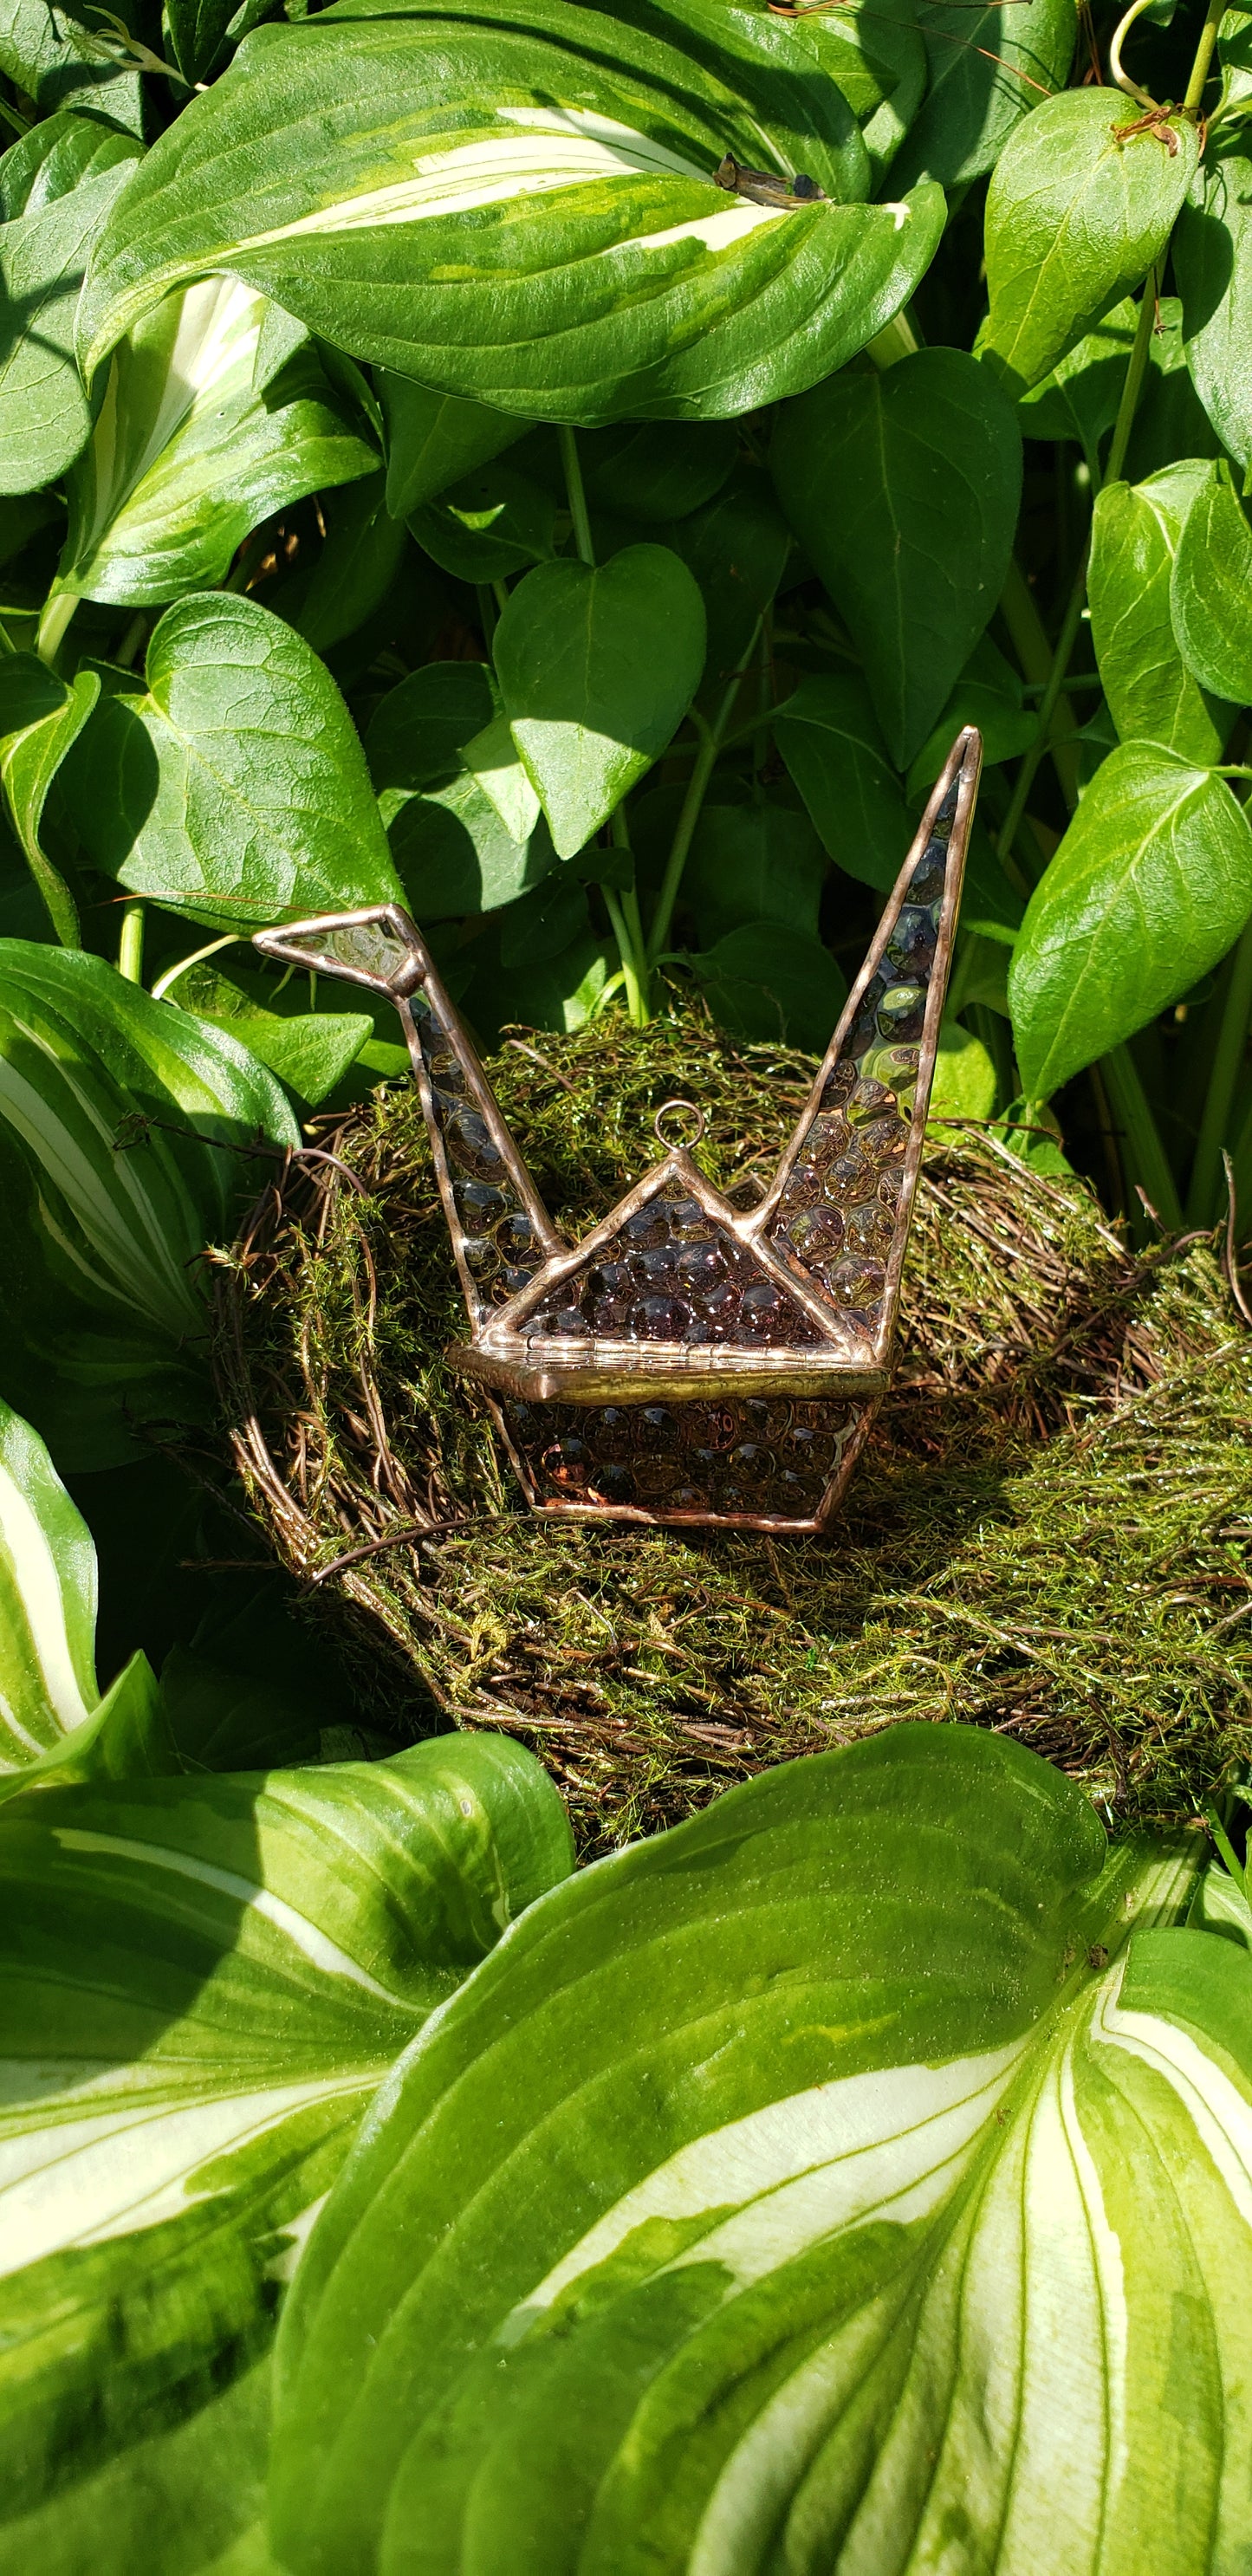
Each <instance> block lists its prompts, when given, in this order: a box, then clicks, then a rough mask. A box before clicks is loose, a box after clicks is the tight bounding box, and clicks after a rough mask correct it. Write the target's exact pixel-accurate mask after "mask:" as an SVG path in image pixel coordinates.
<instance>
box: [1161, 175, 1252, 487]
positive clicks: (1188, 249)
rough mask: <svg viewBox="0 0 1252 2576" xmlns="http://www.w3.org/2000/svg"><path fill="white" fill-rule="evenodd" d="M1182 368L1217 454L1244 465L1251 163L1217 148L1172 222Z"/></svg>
mask: <svg viewBox="0 0 1252 2576" xmlns="http://www.w3.org/2000/svg"><path fill="white" fill-rule="evenodd" d="M1174 267H1175V272H1176V274H1177V278H1178V284H1179V287H1180V289H1181V292H1182V309H1183V339H1184V341H1185V344H1186V350H1187V364H1188V366H1189V368H1190V369H1191V376H1192V381H1193V383H1194V385H1195V389H1196V392H1197V393H1198V395H1199V397H1200V400H1201V402H1202V403H1203V405H1204V408H1205V411H1206V412H1207V413H1208V416H1209V419H1210V420H1211V421H1212V424H1213V427H1214V429H1215V430H1216V431H1217V434H1218V437H1219V438H1220V439H1221V442H1222V445H1223V447H1226V448H1228V449H1229V451H1230V453H1231V455H1232V456H1235V457H1237V458H1238V460H1239V463H1240V464H1241V465H1243V466H1249V465H1252V157H1250V156H1249V155H1248V154H1247V153H1246V152H1240V151H1238V150H1237V149H1233V148H1231V146H1230V145H1229V144H1227V145H1225V146H1224V148H1223V147H1222V146H1219V147H1218V149H1217V152H1216V153H1215V155H1214V157H1213V159H1212V160H1211V161H1206V163H1205V166H1204V168H1203V169H1202V170H1201V171H1200V172H1199V173H1198V174H1197V177H1196V180H1195V184H1194V186H1193V188H1192V190H1191V194H1190V196H1189V198H1188V200H1187V203H1186V204H1185V205H1184V207H1183V210H1182V213H1181V215H1180V217H1179V221H1178V231H1177V234H1176V236H1175V241H1174Z"/></svg>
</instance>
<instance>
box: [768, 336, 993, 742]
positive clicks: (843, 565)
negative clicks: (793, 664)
mask: <svg viewBox="0 0 1252 2576" xmlns="http://www.w3.org/2000/svg"><path fill="white" fill-rule="evenodd" d="M770 462H771V465H772V468H773V474H774V481H775V484H776V486H777V490H778V497H779V499H780V501H781V502H782V505H783V508H784V510H785V511H786V513H787V516H788V518H789V519H790V521H791V524H792V527H793V528H794V530H795V532H796V535H797V537H798V538H799V540H800V543H801V545H802V546H803V547H804V549H805V552H806V553H807V554H808V555H810V556H811V558H812V560H813V562H814V564H815V565H816V567H817V570H818V572H819V573H820V574H821V577H822V580H823V581H824V583H825V585H826V588H827V590H828V591H829V592H830V595H831V598H832V599H833V600H834V603H835V606H836V607H837V608H838V610H839V613H840V615H841V617H843V619H844V620H845V622H846V624H847V625H848V627H849V628H850V630H851V633H852V636H853V639H854V641H855V643H856V645H857V648H858V651H859V653H860V655H861V659H862V662H863V664H864V669H865V676H866V679H867V680H868V682H869V686H870V693H871V695H872V697H873V700H874V705H875V708H876V710H877V714H878V720H879V722H880V724H881V726H882V729H883V732H884V734H885V735H886V737H887V742H888V745H889V747H890V751H891V755H892V758H893V760H894V761H895V763H896V765H897V767H898V768H901V769H903V768H905V767H906V766H907V764H908V762H909V761H910V760H911V759H912V758H913V755H914V753H915V752H916V751H917V750H918V749H919V748H920V746H921V744H922V743H923V742H924V740H925V738H926V735H927V734H928V733H929V731H930V728H931V726H932V725H933V723H934V721H935V718H936V717H937V716H938V714H939V712H940V710H941V708H942V707H943V706H944V704H945V703H946V700H947V698H948V695H949V693H950V691H951V689H952V687H953V684H954V682H955V681H956V679H957V677H958V675H959V673H960V671H961V670H962V669H963V667H964V665H965V663H966V662H967V661H968V659H969V656H970V653H971V652H972V650H973V648H974V645H975V644H976V643H977V641H978V638H979V636H980V635H981V633H982V631H983V628H984V627H985V625H986V623H987V620H988V618H989V617H990V615H991V612H992V610H993V608H994V607H995V604H996V601H997V599H998V598H999V595H1000V591H1001V589H1002V587H1003V583H1004V576H1005V573H1006V572H1007V570H1008V563H1009V556H1010V554H1011V551H1012V546H1013V532H1014V529H1015V527H1016V524H1017V509H1018V503H1019V500H1020V498H1021V475H1022V451H1021V434H1020V431H1019V430H1018V426H1017V421H1016V417H1015V415H1014V412H1013V407H1012V405H1011V403H1009V402H1008V401H1007V400H1006V398H1005V396H1004V395H1003V394H1002V393H1001V391H1000V389H999V387H998V386H997V385H996V384H995V383H993V381H992V379H991V377H990V376H989V375H988V373H987V371H986V369H985V368H983V367H980V366H979V365H978V364H977V362H976V360H975V359H973V358H970V357H967V356H966V355H965V354H964V352H963V351H961V350H959V349H921V350H919V351H918V352H917V353H916V355H915V356H913V357H911V358H905V359H903V360H902V361H901V363H900V364H899V365H898V366H894V367H891V368H889V369H888V371H887V372H886V374H883V375H880V374H873V373H870V372H869V371H868V370H867V371H866V373H864V374H857V373H850V374H847V375H842V376H836V377H834V378H833V379H832V381H831V382H830V383H829V384H825V385H819V386H818V388H817V390H816V391H815V392H814V393H811V394H805V395H803V396H802V397H801V399H800V400H799V401H798V402H794V403H789V404H788V406H787V409H786V411H785V412H784V413H783V415H782V417H781V419H780V421H779V424H778V429H777V431H776V433H775V438H774V444H773V448H772V451H771V457H770Z"/></svg>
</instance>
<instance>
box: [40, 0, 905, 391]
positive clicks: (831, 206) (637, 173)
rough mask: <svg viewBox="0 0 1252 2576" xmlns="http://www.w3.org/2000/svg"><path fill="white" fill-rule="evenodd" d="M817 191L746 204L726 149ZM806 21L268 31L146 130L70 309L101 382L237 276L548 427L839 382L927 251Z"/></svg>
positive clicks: (386, 360)
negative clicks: (163, 130)
mask: <svg viewBox="0 0 1252 2576" xmlns="http://www.w3.org/2000/svg"><path fill="white" fill-rule="evenodd" d="M727 152H729V153H731V154H732V155H733V156H734V158H735V159H736V160H738V161H740V162H742V163H745V164H747V165H749V166H751V167H753V168H755V169H758V170H760V169H764V170H767V171H769V172H774V173H777V174H778V175H779V176H780V177H782V178H784V179H788V180H789V179H791V178H792V177H794V176H795V175H796V173H803V174H805V175H807V176H808V177H809V178H811V179H813V180H815V181H816V182H817V185H818V187H819V188H820V189H821V190H822V191H823V193H824V198H825V200H826V201H827V202H814V203H812V204H809V205H801V206H798V207H797V206H791V207H786V206H784V207H779V206H763V205H760V204H756V203H753V202H750V201H748V200H747V199H745V198H742V197H739V196H736V195H728V194H727V193H726V191H725V190H724V189H722V188H719V187H717V186H715V184H714V179H713V173H714V171H715V170H716V169H717V167H718V164H719V163H720V162H721V160H722V158H723V156H724V155H725V154H726V153H727ZM869 182H870V165H869V159H868V155H867V153H866V149H865V146H864V143H863V142H862V140H861V136H860V133H859V130H858V128H857V126H856V124H855V121H854V119H853V116H852V112H851V110H850V108H849V107H848V106H847V103H846V101H845V100H844V98H843V97H842V95H841V93H840V91H839V90H838V88H837V87H836V86H835V83H834V82H833V81H832V80H831V78H830V76H829V71H828V68H827V63H826V57H825V53H824V49H823V47H822V44H821V41H820V39H819V38H818V37H817V36H816V35H815V34H814V32H813V30H812V29H811V28H805V27H803V26H801V25H788V26H785V27H784V26H781V25H780V24H779V23H778V22H777V21H775V20H774V19H771V18H770V17H769V16H768V14H767V13H766V12H765V11H764V10H760V11H756V10H748V9H746V8H736V7H733V6H727V5H724V0H670V5H664V0H648V5H645V0H631V5H628V6H627V7H626V8H624V9H620V10H618V9H611V10H610V9H603V10H602V9H599V8H597V7H594V6H578V5H576V4H575V0H510V5H509V7H508V8H507V10H505V11H504V12H503V13H500V12H485V13H484V12H483V11H482V10H481V9H479V8H478V7H477V5H476V0H438V5H437V6H436V5H434V0H426V5H425V6H423V5H421V0H419V5H417V6H415V7H414V8H412V9H408V10H406V11H405V12H404V13H403V14H402V15H401V14H399V13H397V14H396V15H394V16H391V15H376V16H370V15H369V14H368V12H366V11H364V10H354V9H352V8H345V9H343V10H342V11H336V10H335V9H329V10H324V11H323V12H322V13H321V14H320V16H319V17H318V20H317V24H316V27H313V26H308V27H305V26H288V27H264V28H261V29H259V30H258V31H257V32H256V33H255V34H254V35H252V36H251V37H249V39H248V41H247V43H246V44H245V45H243V46H241V47H240V50H239V53H238V55H237V56H236V58H235V61H234V62H233V63H232V65H231V67H230V69H229V71H228V72H227V73H226V74H225V75H224V77H223V78H222V79H221V80H220V81H218V82H216V83H215V84H214V86H213V88H212V90H211V91H210V92H209V93H208V94H207V96H205V97H203V98H198V99H196V100H194V101H193V102H192V104H191V105H190V106H189V107H188V108H187V109H186V111H185V112H184V114H183V115H182V116H180V117H179V119H178V121H177V124H176V125H175V126H172V127H171V128H170V130H169V131H168V133H167V134H165V135H164V136H163V137H162V138H161V140H160V141H159V142H158V143H157V144H156V145H155V146H154V147H153V149H152V151H151V152H150V153H149V154H148V155H147V157H146V159H145V161H144V163H143V166H142V169H141V170H140V172H139V173H138V175H137V176H136V178H135V179H134V180H132V181H131V182H130V183H129V185H128V187H127V189H126V193H125V197H124V200H123V202H122V203H121V204H120V205H119V207H118V208H117V210H116V214H115V217H114V219H113V220H112V221H111V222H110V224H109V226H108V228H107V235H106V238H105V239H104V240H103V242H102V244H101V247H100V251H99V255H98V257H97V259H96V262H95V267H94V271H93V274H92V277H91V279H90V280H89V283H88V287H87V289H86V292H85V300H84V303H83V305H82V307H81V308H80V316H79V325H80V335H81V338H80V348H81V353H82V355H83V358H84V362H85V366H86V368H87V370H88V371H89V372H90V370H91V369H93V368H94V367H95V366H96V365H97V364H98V362H99V361H100V359H101V358H103V357H104V356H105V355H107V353H108V351H109V350H110V349H111V348H112V347H113V346H114V344H115V343H116V341H117V340H118V339H119V338H120V336H121V335H122V333H123V332H125V331H128V330H132V329H133V328H134V327H135V326H136V324H137V323H138V322H139V321H140V320H141V319H142V317H143V315H144V314H146V313H148V312H149V311H150V310H151V309H152V306H153V305H154V304H155V303H157V302H159V300H160V298H161V297H162V296H163V295H164V294H166V293H167V292H169V291H170V290H171V289H172V288H174V287H176V286H180V285H183V284H185V283H186V282H187V281H188V280H189V279H191V278H195V277H201V276H204V275H206V274H208V273H210V272H212V271H214V270H227V271H229V273H230V274H231V275H233V276H235V277H238V278H242V279H245V280H247V281H248V282H249V283H250V284H252V285H255V286H256V287H258V288H260V289H261V290H262V291H263V292H264V293H265V294H267V295H271V296H273V297H274V299H275V300H276V301H277V302H278V303H279V304H281V305H282V306H283V308H284V310H285V311H287V312H289V313H294V314H296V315H297V316H298V317H299V318H300V319H301V320H303V321H305V322H307V323H308V324H309V325H310V327H311V328H312V329H313V330H315V331H317V332H319V333H321V334H322V335H323V336H324V337H325V338H327V339H329V340H332V341H333V342H335V344H336V345H337V346H338V347H340V348H343V349H348V350H351V351H352V352H354V354H356V355H357V356H359V357H365V358H370V359H373V360H375V361H376V362H378V363H379V364H381V365H383V366H386V367H391V368H394V369H396V370H397V371H398V372H399V373H400V374H401V375H408V376H413V377H416V378H417V379H418V380H419V381H420V382H421V383H422V384H424V385H427V386H429V387H431V388H433V389H434V390H435V391H436V392H438V393H442V394H452V395H456V396H458V397H460V398H463V399H464V398H470V399H473V400H476V401H480V402H484V403H487V404H490V405H493V406H494V407H496V408H497V409H499V410H501V411H505V412H523V413H527V414H530V415H532V416H536V417H541V418H544V419H549V420H563V421H583V422H596V421H609V420H614V419H619V418H622V417H644V418H650V417H653V416H656V417H671V418H672V417H687V418H691V419H712V418H716V417H718V416H720V415H723V414H728V413H734V412H741V411H747V410H750V409H752V408H753V407H754V406H755V405H757V404H760V403H764V402H770V401H772V400H773V399H774V398H775V397H776V396H778V395H780V394H787V393H794V392H798V391H799V390H801V389H802V388H803V387H805V386H808V385H811V384H814V383H816V382H817V381H818V379H819V378H821V377H823V376H825V375H828V374H829V373H830V371H831V369H832V368H834V367H838V366H841V365H842V364H843V362H844V360H845V359H847V358H850V357H851V356H852V355H853V354H854V352H855V351H856V350H858V349H860V348H863V347H864V346H865V343H866V342H867V341H868V340H870V339H872V338H873V336H874V334H875V333H876V332H878V331H880V330H881V329H882V327H883V325H884V324H885V323H886V322H887V321H888V320H889V319H890V318H891V316H892V315H893V314H894V313H896V312H897V311H898V310H899V308H900V306H901V304H903V302H904V301H905V299H906V298H907V297H908V296H909V295H910V294H911V293H912V291H913V288H914V287H915V285H916V284H917V281H918V279H919V278H920V276H921V275H922V272H923V270H924V269H925V268H926V266H927V264H928V262H929V260H930V258H931V257H932V255H933V252H934V250H935V248H936V247H937V244H938V240H939V235H940V232H941V230H942V226H943V219H944V201H943V197H942V194H941V192H940V190H939V189H938V188H937V187H935V186H933V185H932V184H930V183H927V184H926V185H924V186H922V187H920V188H918V189H917V190H915V191H914V193H913V194H912V196H911V197H909V198H908V199H906V200H905V201H904V202H902V203H901V204H898V205H895V204H893V205H877V206H872V205H868V204H866V203H864V202H863V201H864V199H865V198H866V197H867V195H868V192H869Z"/></svg>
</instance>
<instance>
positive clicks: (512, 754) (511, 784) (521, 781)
mask: <svg viewBox="0 0 1252 2576" xmlns="http://www.w3.org/2000/svg"><path fill="white" fill-rule="evenodd" d="M461 759H462V762H463V764H464V766H465V768H466V769H467V770H468V771H469V773H470V776H471V777H472V778H474V779H476V780H477V782H478V785H479V786H480V787H481V789H482V791H483V794H484V796H485V797H486V798H487V800H488V802H489V804H491V805H493V806H494V807H495V810H496V812H497V814H498V815H499V817H500V820H501V822H502V823H503V825H504V827H505V830H506V831H507V832H508V833H509V834H510V835H511V837H512V838H513V840H515V841H528V840H529V839H530V836H531V833H532V832H533V831H534V828H535V825H536V823H537V822H538V820H539V799H538V797H537V796H536V794H535V791H534V788H533V787H532V785H531V782H530V779H529V777H528V775H527V773H526V770H525V769H524V768H523V766H522V763H521V761H520V760H519V759H518V756H517V750H516V747H515V745H514V741H513V736H512V733H511V731H510V729H509V720H508V717H507V716H504V715H500V716H495V717H493V719H492V721H491V723H490V724H489V725H484V727H483V730H482V732H481V733H477V734H475V736H474V738H473V741H472V742H467V743H466V744H465V746H464V748H463V750H462V753H461Z"/></svg>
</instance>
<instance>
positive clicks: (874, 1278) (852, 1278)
mask: <svg viewBox="0 0 1252 2576" xmlns="http://www.w3.org/2000/svg"><path fill="white" fill-rule="evenodd" d="M826 1285H827V1287H828V1289H829V1291H830V1294H831V1296H832V1297H833V1299H834V1301H835V1304H836V1305H837V1306H845V1307H846V1306H868V1305H872V1303H873V1301H874V1299H875V1298H876V1297H881V1295H882V1292H883V1289H884V1287H885V1286H886V1273H885V1271H884V1269H883V1266H882V1263H881V1262H880V1261H867V1260H865V1259H863V1258H862V1257H861V1256H860V1255H858V1254H850V1255H848V1257H847V1258H846V1259H844V1260H843V1261H837V1262H836V1263H835V1266H834V1268H833V1270H831V1271H829V1272H828V1273H827V1277H826Z"/></svg>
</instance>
